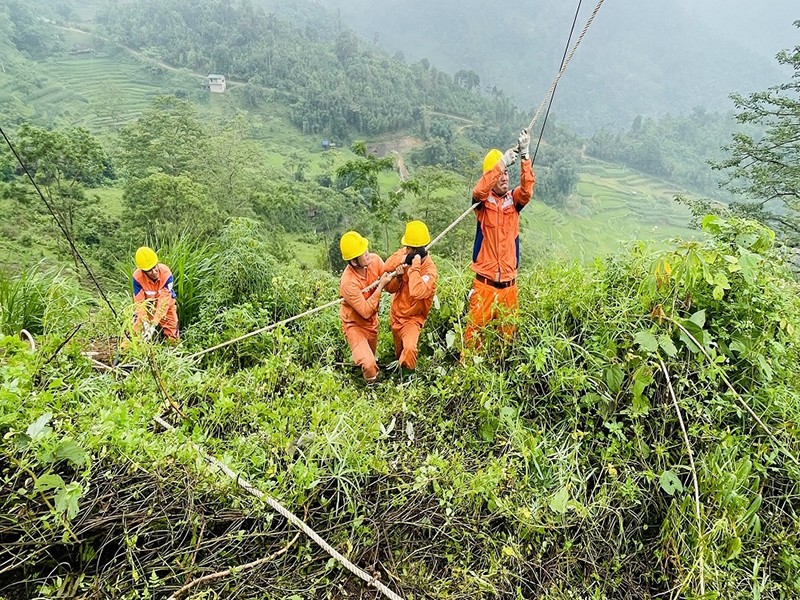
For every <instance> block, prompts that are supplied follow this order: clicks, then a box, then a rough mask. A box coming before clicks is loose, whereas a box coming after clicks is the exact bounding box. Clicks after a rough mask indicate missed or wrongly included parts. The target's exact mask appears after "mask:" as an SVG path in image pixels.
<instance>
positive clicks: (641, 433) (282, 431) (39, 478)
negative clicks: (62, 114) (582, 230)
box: [0, 218, 800, 598]
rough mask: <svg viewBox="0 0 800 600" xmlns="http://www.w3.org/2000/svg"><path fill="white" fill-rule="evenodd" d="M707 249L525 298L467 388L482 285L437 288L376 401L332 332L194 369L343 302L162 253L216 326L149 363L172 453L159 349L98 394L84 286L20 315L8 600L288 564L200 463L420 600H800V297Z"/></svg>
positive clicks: (312, 561)
mask: <svg viewBox="0 0 800 600" xmlns="http://www.w3.org/2000/svg"><path fill="white" fill-rule="evenodd" d="M705 226H706V229H707V230H708V232H709V233H710V234H712V235H713V240H711V241H708V242H706V243H703V244H697V243H689V244H683V243H681V244H677V245H675V246H673V247H672V248H669V249H667V250H666V251H662V252H653V251H652V250H650V249H648V248H646V247H644V246H634V247H632V248H631V249H630V252H627V253H625V254H624V255H619V256H616V257H614V258H611V259H610V260H608V261H607V262H604V263H602V264H598V265H597V266H595V267H592V268H587V269H583V268H579V267H568V266H561V267H559V266H555V265H551V266H548V267H546V268H543V269H536V270H534V271H532V272H529V273H528V274H527V275H526V276H525V277H524V278H523V282H522V291H523V307H524V308H523V310H522V312H521V313H520V316H519V331H518V335H517V337H516V340H515V343H514V344H513V346H505V345H504V344H503V343H502V342H501V341H500V340H498V341H497V342H496V343H490V345H489V347H488V348H487V349H486V350H485V352H483V353H482V354H480V355H475V356H469V357H468V359H467V361H466V364H463V365H461V364H459V363H458V360H457V351H458V348H459V346H460V342H459V341H458V340H459V334H460V332H461V328H462V326H463V318H462V314H463V307H464V300H463V298H464V291H465V287H466V285H467V281H465V279H464V276H463V275H462V274H461V273H460V272H454V271H452V270H451V269H450V268H449V267H448V266H447V264H446V263H444V264H442V267H443V274H444V277H443V280H442V285H441V288H440V294H439V307H438V308H437V309H436V310H435V312H434V313H433V315H432V318H431V321H430V323H429V326H428V328H427V329H426V333H425V336H424V341H423V357H424V358H423V360H422V364H421V365H420V371H419V374H418V377H417V378H416V379H414V380H413V381H412V382H411V383H406V384H405V385H402V386H399V385H398V383H399V381H397V380H395V379H394V378H392V377H391V376H390V379H389V380H387V381H386V382H385V383H383V384H381V385H380V386H379V387H378V388H377V389H375V390H373V391H370V392H368V391H366V390H365V389H364V388H363V385H362V384H360V383H359V382H358V376H357V374H355V373H354V372H352V371H350V370H349V369H347V368H344V369H343V368H342V367H341V366H339V365H340V364H341V363H342V362H345V361H346V356H345V354H346V353H345V349H344V344H343V342H342V340H341V339H340V334H339V331H338V319H337V316H336V313H335V311H331V312H329V313H323V314H321V315H318V316H315V317H313V318H309V319H308V320H305V321H300V322H298V323H297V324H295V325H293V326H291V328H289V329H281V330H278V331H277V332H275V334H274V335H268V336H262V337H259V338H253V339H251V340H248V341H246V342H243V343H242V344H240V345H237V346H233V347H231V348H230V349H228V350H225V351H222V352H221V354H217V355H211V356H210V357H209V358H208V359H207V360H206V361H205V362H203V363H198V362H196V361H193V360H191V359H188V358H187V354H188V353H190V352H192V351H194V350H198V349H201V348H203V347H206V346H208V345H209V344H212V343H214V342H216V341H219V340H223V339H229V338H231V337H233V336H235V335H237V334H239V333H243V332H245V331H249V330H251V329H253V328H255V327H257V326H258V325H260V324H263V323H265V322H271V321H273V320H275V319H278V318H280V317H281V316H285V315H288V314H296V313H297V312H299V311H301V310H303V309H304V308H308V307H310V306H313V305H316V304H318V303H319V300H320V299H321V298H329V297H335V289H336V282H335V278H334V277H332V276H329V275H325V274H323V273H315V274H314V275H313V281H314V282H315V283H314V289H310V288H309V281H312V279H309V274H308V273H301V272H299V271H297V270H296V267H293V266H286V265H284V266H278V265H277V264H275V263H274V262H273V261H272V260H271V259H269V260H266V257H268V256H269V247H268V243H267V242H266V241H265V240H263V239H262V238H261V237H260V236H259V235H257V234H254V233H253V232H252V231H248V230H247V229H242V228H239V229H235V230H231V231H230V233H229V234H227V235H226V236H225V237H223V238H221V240H220V243H219V244H217V245H215V247H214V248H213V249H206V250H194V251H192V250H190V249H189V248H187V247H182V248H180V249H178V248H174V249H170V248H169V247H165V248H163V249H162V252H163V255H164V256H165V259H166V260H170V261H176V260H178V256H181V257H183V263H184V264H185V265H186V266H185V267H184V270H183V271H182V273H181V277H182V278H183V279H184V282H185V283H186V280H187V279H188V280H189V281H192V282H193V283H194V284H195V285H196V288H195V289H194V291H192V289H191V287H189V286H186V287H185V288H184V289H183V290H181V293H182V297H183V299H184V301H188V300H190V299H191V300H197V301H198V302H199V303H200V305H201V306H202V308H201V309H200V310H199V311H198V315H199V316H198V318H197V319H196V320H195V321H194V323H192V324H191V325H189V327H188V328H187V330H186V335H185V338H186V339H185V342H184V345H183V347H182V348H179V349H167V348H156V349H155V355H154V360H155V364H157V365H158V369H159V373H160V375H159V377H160V378H161V382H162V385H163V386H164V390H165V391H166V392H167V393H168V394H169V395H170V397H171V398H172V399H173V401H175V402H177V403H179V405H180V407H181V410H182V411H183V412H184V414H185V415H186V420H185V421H184V420H182V419H180V418H176V416H173V417H170V418H171V420H172V422H173V423H174V425H175V426H177V427H178V431H177V432H176V433H169V434H165V433H161V432H160V428H158V427H156V426H154V425H153V424H152V418H153V416H154V415H156V414H158V413H159V412H160V411H161V410H162V407H161V403H162V401H163V397H162V396H161V392H160V391H159V390H160V388H159V385H158V384H157V383H156V380H154V379H153V376H152V374H151V373H150V368H149V366H148V361H149V360H150V359H148V352H151V351H152V350H148V349H147V348H146V347H144V346H136V347H135V348H134V350H133V351H132V354H130V355H129V356H128V357H127V359H126V360H127V361H128V362H130V364H131V365H132V366H133V368H134V370H133V372H132V373H130V374H129V375H124V374H118V375H115V374H114V373H102V372H101V373H96V372H93V371H92V368H91V363H90V362H89V361H88V360H87V359H86V358H84V357H82V356H81V355H80V353H79V351H80V349H81V348H85V347H86V345H88V344H95V346H96V347H97V345H98V340H101V339H103V337H104V336H109V335H116V332H117V331H118V330H117V328H118V326H119V324H118V322H117V321H114V320H112V319H109V313H107V312H106V311H100V312H97V311H94V310H89V306H88V305H87V300H88V298H87V296H86V295H85V293H82V292H79V291H78V290H74V289H70V288H69V285H68V284H67V288H66V289H65V287H64V286H65V282H61V283H59V282H52V283H50V284H48V285H45V286H44V287H41V286H40V287H39V288H26V289H28V290H29V291H28V292H27V294H20V296H18V298H25V297H28V296H29V295H35V294H37V293H39V292H36V291H34V290H35V289H39V290H42V291H43V292H44V294H43V301H42V302H41V307H40V308H39V309H38V310H35V311H34V312H35V313H36V316H37V318H38V319H39V320H40V323H41V325H40V326H39V327H38V328H36V330H38V331H41V332H43V335H40V336H39V338H38V339H39V344H40V347H39V349H38V350H37V352H31V351H30V350H29V349H28V348H27V346H26V345H25V344H24V343H22V342H19V341H17V340H16V339H15V338H13V337H4V338H2V348H3V350H2V352H3V366H2V374H3V382H4V385H3V393H2V395H1V396H0V398H1V399H2V403H3V408H2V414H3V415H4V417H3V421H2V428H3V434H4V435H3V442H2V452H3V463H2V464H3V478H4V486H5V489H6V490H8V492H9V493H8V494H6V495H5V496H4V500H3V508H2V512H3V514H6V515H17V516H16V517H15V518H13V519H6V520H5V521H4V525H3V527H2V536H3V539H4V545H3V553H2V555H0V561H2V562H0V565H1V566H0V569H2V570H3V572H4V573H5V577H6V585H5V589H6V593H8V594H12V597H13V594H21V595H22V596H23V597H27V596H29V595H34V594H39V595H43V596H54V595H56V594H58V593H61V594H65V593H66V594H67V595H80V594H91V595H94V596H114V597H131V598H133V597H149V596H153V595H156V596H161V595H166V594H168V593H169V592H171V591H174V590H176V589H177V588H178V587H180V586H181V585H182V584H183V583H185V582H186V581H188V580H189V579H192V578H194V577H197V576H199V575H201V574H204V573H211V572H216V571H220V570H222V569H223V568H225V567H227V566H231V565H237V564H244V563H245V562H248V561H249V560H252V559H256V558H259V557H261V556H266V555H268V554H271V553H272V552H273V551H275V550H277V549H279V548H280V547H282V546H283V545H285V544H286V542H287V540H288V538H289V537H291V535H290V532H289V531H288V528H287V526H286V524H284V523H283V522H282V521H281V520H280V519H275V518H274V517H271V516H270V515H269V514H268V513H267V512H265V511H264V509H263V508H260V507H259V506H258V505H257V504H253V501H252V500H248V499H247V497H246V496H242V495H241V492H237V490H236V488H235V487H231V485H230V483H225V482H224V481H220V480H219V479H217V478H216V477H215V476H214V475H213V472H211V471H208V470H207V469H206V468H203V467H202V466H201V464H200V463H198V459H199V458H198V455H197V451H196V450H195V449H194V448H193V447H192V446H191V444H190V443H189V442H190V440H196V441H199V442H200V443H201V444H202V446H203V447H204V448H205V449H207V450H208V451H209V452H211V453H212V454H214V455H217V456H220V457H222V456H224V457H225V460H226V461H227V462H228V463H229V464H230V465H231V467H232V468H234V469H235V470H237V471H239V472H241V473H242V474H244V475H245V476H247V477H248V478H250V479H251V480H252V481H254V482H255V483H256V485H257V486H259V487H260V488H261V489H263V490H264V491H267V492H268V493H270V494H272V495H275V496H277V497H279V498H281V500H282V501H283V502H285V503H286V504H287V505H289V506H291V507H293V508H294V509H295V511H296V512H298V513H300V514H302V515H304V516H305V518H306V520H307V521H308V522H310V523H311V524H312V526H314V527H315V528H317V529H318V530H320V531H325V536H326V537H327V538H328V539H329V540H331V541H332V542H333V543H334V544H335V545H337V546H338V547H340V548H344V549H346V551H347V554H348V555H349V556H350V557H351V558H353V559H355V560H356V561H358V562H359V563H361V564H363V565H374V568H375V569H377V570H378V571H380V572H381V573H382V574H383V581H387V580H388V581H390V582H391V584H392V586H393V587H396V588H397V589H400V590H402V592H403V594H404V596H405V597H408V598H415V597H442V598H444V597H447V598H452V597H464V598H467V597H475V596H477V595H481V594H487V593H488V594H492V595H499V596H501V597H518V596H520V595H522V596H529V595H537V596H541V597H549V598H570V597H574V596H573V595H571V594H572V592H571V591H570V590H575V591H579V593H580V594H582V595H589V596H591V597H596V598H611V597H631V598H633V597H636V598H642V597H652V596H653V595H655V594H657V593H663V592H666V591H667V590H671V589H674V590H677V591H678V593H679V594H680V595H681V596H688V597H696V596H699V595H700V591H701V590H702V589H703V588H705V590H706V591H707V592H708V593H712V594H716V595H718V596H719V597H725V598H752V597H753V595H754V594H761V597H774V598H778V597H792V596H794V595H796V594H797V593H800V590H798V589H797V587H796V586H797V580H796V577H795V573H796V568H797V563H798V560H800V556H798V555H797V546H796V543H795V542H794V541H793V540H796V536H797V535H798V523H799V522H800V521H799V520H798V515H797V512H796V511H797V503H798V497H800V496H798V490H797V486H798V483H800V469H798V465H797V463H795V462H794V460H796V459H792V458H791V455H794V456H797V454H798V452H800V435H798V431H797V428H796V426H795V424H796V422H797V420H798V417H800V415H798V406H797V402H796V398H797V395H798V393H800V389H798V388H799V387H800V380H799V379H798V375H797V369H796V365H797V361H798V360H799V359H800V345H799V343H800V339H798V332H800V320H798V316H797V315H798V314H800V311H799V310H798V309H800V306H798V297H800V296H798V288H797V285H796V284H795V283H793V282H792V281H791V280H790V279H789V278H788V276H787V273H785V272H784V271H783V269H782V268H781V267H779V266H777V265H779V264H780V261H779V260H778V257H777V255H776V254H775V253H774V249H773V248H772V241H771V240H772V238H771V236H770V234H769V231H768V230H766V229H763V228H761V227H759V226H754V225H751V224H748V223H745V222H739V221H736V220H731V221H724V220H721V219H718V218H711V219H707V220H706V224H705ZM225 240H227V241H225ZM265 260H266V262H265ZM173 264H177V263H173ZM203 265H207V266H205V267H204V266H203ZM238 265H247V266H248V267H249V268H247V269H241V268H238ZM215 266H218V267H219V270H216V269H215ZM209 268H210V269H211V271H209V270H208V269H209ZM16 285H18V286H20V287H21V286H22V282H20V283H18V284H16ZM211 290H213V293H209V292H210V291H211ZM80 322H82V323H84V327H83V328H82V330H81V331H80V332H78V334H77V335H76V336H75V338H73V340H72V342H71V343H69V344H68V345H67V347H66V348H64V349H63V350H61V351H60V353H59V354H58V355H56V357H55V358H54V359H53V360H50V361H48V358H50V357H51V356H52V355H53V354H54V353H55V352H56V350H57V347H58V345H59V344H60V343H61V341H63V339H64V336H65V335H67V334H68V333H69V332H70V330H71V328H72V327H73V326H74V325H75V324H77V323H80ZM23 324H27V323H26V322H24V321H20V322H16V323H13V324H9V325H10V327H9V330H16V329H17V328H18V327H19V326H20V325H23ZM692 338H694V339H695V340H697V341H698V343H699V344H700V346H701V348H698V347H697V346H695V345H694V341H693V339H692ZM388 345H389V340H387V339H383V341H382V343H381V348H382V350H381V352H385V351H387V350H388ZM728 382H731V383H732V387H729V383H728ZM673 393H674V397H673V395H672V394H673ZM676 402H677V404H676ZM676 409H677V410H680V414H681V417H682V419H683V424H684V425H685V435H686V436H687V437H686V440H688V444H689V445H688V446H687V445H686V443H685V442H684V433H682V423H681V420H680V418H679V416H678V413H677V412H676ZM748 410H752V411H753V412H754V413H755V414H757V415H758V416H759V417H760V419H761V421H762V422H763V423H764V424H765V426H766V427H767V428H768V429H769V432H770V433H771V435H770V433H768V432H767V430H766V429H763V428H762V427H760V426H759V425H758V424H757V423H756V422H755V421H754V420H753V418H752V417H751V416H750V414H749V412H748ZM695 477H696V478H697V488H695V484H694V480H695ZM695 489H696V490H697V491H699V497H698V496H696V491H695ZM111 498H113V504H109V500H110V499H111ZM698 500H699V503H698ZM154 509H155V510H154ZM28 547H30V548H40V549H41V550H40V551H39V552H38V553H36V554H34V555H28V554H26V553H25V551H24V549H25V548H28ZM654 557H656V560H653V558H654ZM754 572H755V573H756V576H754V575H753V573H754ZM12 582H16V583H13V584H12ZM354 585H355V584H354V583H353V582H352V581H350V580H349V579H348V578H347V577H346V576H345V575H344V573H343V572H342V571H341V570H340V569H339V568H338V567H337V566H336V565H335V564H334V563H332V562H330V561H328V562H326V558H325V557H324V555H321V554H320V550H318V549H317V548H316V547H315V546H313V545H309V543H308V542H299V543H297V544H295V545H294V546H292V547H291V548H290V550H289V552H288V553H287V554H286V555H285V557H282V558H281V559H280V560H276V561H275V562H274V563H272V564H270V565H268V566H266V567H265V568H264V569H263V570H260V571H256V572H253V571H251V572H248V573H247V574H245V573H242V575H241V576H236V575H232V576H230V577H227V578H224V579H222V580H220V581H218V582H216V583H213V584H210V585H209V586H208V589H207V591H206V593H207V594H211V595H210V596H209V597H225V596H230V595H233V594H236V595H238V596H239V597H253V598H255V597H288V596H290V595H292V594H295V595H296V596H297V597H321V596H325V595H334V596H336V595H337V594H339V593H340V592H337V591H336V590H337V589H346V590H348V591H349V593H351V594H354V595H357V596H358V595H361V594H362V592H360V591H359V590H358V588H355V587H353V586H354Z"/></svg>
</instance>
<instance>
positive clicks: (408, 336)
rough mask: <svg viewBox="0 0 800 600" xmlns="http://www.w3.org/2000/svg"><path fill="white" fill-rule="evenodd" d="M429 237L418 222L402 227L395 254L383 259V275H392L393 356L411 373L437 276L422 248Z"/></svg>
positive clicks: (430, 259)
mask: <svg viewBox="0 0 800 600" xmlns="http://www.w3.org/2000/svg"><path fill="white" fill-rule="evenodd" d="M430 242H431V235H430V233H428V227H427V225H425V223H423V222H422V221H411V222H410V223H408V224H407V225H406V230H405V233H404V234H403V238H402V239H401V240H400V243H401V244H402V245H403V247H402V248H400V249H399V250H398V251H397V252H395V253H394V254H392V255H391V256H390V257H389V258H388V259H386V264H384V265H383V271H384V273H392V272H393V271H394V272H395V276H394V277H393V278H392V281H391V283H389V285H388V286H387V287H386V291H387V292H390V293H393V294H395V296H394V298H392V308H391V310H390V312H389V316H390V320H391V324H392V336H394V355H395V357H396V358H397V359H398V361H399V363H400V367H401V368H404V369H408V370H410V371H413V370H414V368H415V367H416V366H417V343H418V342H419V332H420V330H421V329H422V326H423V325H425V320H426V319H427V318H428V313H430V312H431V306H432V305H433V296H434V294H436V280H437V278H438V273H437V271H436V265H435V264H434V262H433V258H431V256H430V255H429V254H428V251H427V250H426V249H425V246H427V245H428V244H430Z"/></svg>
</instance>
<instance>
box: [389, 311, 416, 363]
mask: <svg viewBox="0 0 800 600" xmlns="http://www.w3.org/2000/svg"><path fill="white" fill-rule="evenodd" d="M420 329H422V323H420V322H419V321H417V320H412V319H397V320H394V319H393V320H392V336H393V337H394V356H395V358H397V360H398V361H399V362H400V366H401V367H405V368H406V369H409V370H411V371H413V370H414V369H415V368H416V366H417V354H418V351H417V343H418V342H419V332H420Z"/></svg>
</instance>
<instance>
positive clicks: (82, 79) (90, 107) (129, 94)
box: [31, 55, 197, 131]
mask: <svg viewBox="0 0 800 600" xmlns="http://www.w3.org/2000/svg"><path fill="white" fill-rule="evenodd" d="M39 66H40V69H41V72H42V74H43V75H45V76H46V77H47V78H48V82H52V84H50V85H48V86H47V87H45V88H43V89H39V90H38V91H37V92H36V93H35V94H34V97H33V98H32V99H31V101H32V102H33V103H34V105H35V106H37V107H40V106H41V107H45V106H60V107H61V110H60V111H59V120H61V121H62V122H65V123H69V124H71V125H82V126H84V127H87V128H89V129H91V130H93V131H109V130H112V131H113V130H118V129H119V128H120V127H122V126H123V125H125V124H127V123H130V122H131V121H133V120H134V119H136V118H137V117H138V116H139V115H140V114H142V112H144V111H145V110H146V109H147V108H148V107H149V106H150V104H151V102H152V100H153V98H155V97H156V96H158V95H161V94H170V93H174V92H175V91H176V89H178V88H176V77H175V74H171V75H170V76H169V77H168V78H167V77H162V76H160V75H159V74H158V73H157V72H155V71H154V72H152V73H150V72H148V70H146V69H145V68H143V66H142V65H140V64H138V63H137V62H136V61H134V60H133V59H127V58H126V57H124V56H120V55H117V56H102V55H99V56H98V55H89V56H65V57H59V58H57V59H53V60H48V61H45V62H42V63H40V65H39ZM177 84H178V85H182V84H183V82H182V81H180V80H178V83H177ZM185 85H186V86H187V87H188V88H189V89H190V90H191V89H193V88H194V87H196V86H197V82H196V80H194V79H191V80H189V81H187V82H186V84H185Z"/></svg>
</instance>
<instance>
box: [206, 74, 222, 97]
mask: <svg viewBox="0 0 800 600" xmlns="http://www.w3.org/2000/svg"><path fill="white" fill-rule="evenodd" d="M208 91H210V92H216V93H217V94H222V93H224V92H225V75H216V74H214V73H212V74H211V75H209V76H208Z"/></svg>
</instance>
